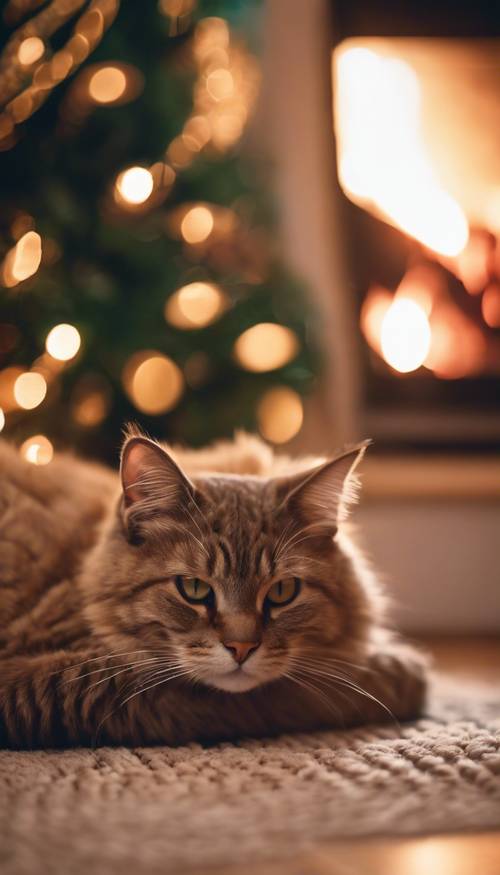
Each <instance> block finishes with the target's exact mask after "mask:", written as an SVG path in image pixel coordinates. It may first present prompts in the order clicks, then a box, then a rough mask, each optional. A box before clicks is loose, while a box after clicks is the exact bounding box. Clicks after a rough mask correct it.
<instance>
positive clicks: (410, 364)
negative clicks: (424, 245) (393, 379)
mask: <svg viewBox="0 0 500 875" xmlns="http://www.w3.org/2000/svg"><path fill="white" fill-rule="evenodd" d="M360 322H361V330H362V332H363V334H364V336H365V338H366V340H367V341H368V343H369V345H370V346H371V348H372V349H373V350H374V351H375V352H376V353H377V354H378V355H379V356H380V357H381V358H382V359H384V361H385V362H386V363H387V364H388V365H390V366H391V367H392V368H394V370H396V371H399V372H400V373H409V372H411V371H415V370H417V368H419V367H421V366H423V367H425V368H427V369H428V370H431V371H433V373H434V374H435V375H436V376H437V377H440V378H441V379H457V378H458V377H466V376H471V375H472V374H475V373H478V372H479V371H480V370H481V369H482V368H483V367H484V364H485V359H486V343H485V340H484V337H483V335H482V332H481V329H480V328H479V327H478V326H477V325H476V324H475V323H474V322H473V321H472V320H471V319H470V318H469V317H468V316H467V315H465V314H464V313H463V312H461V310H460V309H459V308H458V307H457V306H456V304H455V303H454V302H453V300H452V298H451V297H450V295H449V294H448V291H447V286H446V283H445V282H444V281H443V277H442V274H441V273H440V272H439V270H438V269H436V268H432V267H430V266H427V265H418V266H416V267H414V268H412V269H410V270H409V271H408V272H407V273H406V274H405V276H404V277H403V279H402V281H401V283H400V285H399V286H398V288H397V289H396V292H395V293H394V294H391V292H389V291H388V290H387V289H384V288H381V287H380V286H372V287H371V288H370V290H369V292H368V294H367V296H366V299H365V301H364V304H363V307H362V310H361V320H360Z"/></svg>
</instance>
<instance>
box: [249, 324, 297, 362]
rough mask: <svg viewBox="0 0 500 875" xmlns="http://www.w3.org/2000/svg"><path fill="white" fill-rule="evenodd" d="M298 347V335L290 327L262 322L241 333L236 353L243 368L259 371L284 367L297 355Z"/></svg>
mask: <svg viewBox="0 0 500 875" xmlns="http://www.w3.org/2000/svg"><path fill="white" fill-rule="evenodd" d="M298 347H299V344H298V340H297V336H296V334H294V332H293V331H291V329H290V328H286V327H285V326H284V325H277V324H276V323H274V322H260V323H259V324H258V325H254V326H253V327H252V328H248V329H247V330H246V331H244V332H243V334H240V336H239V337H238V339H237V341H236V343H235V345H234V353H235V356H236V359H237V361H238V362H239V364H240V365H241V366H242V367H243V368H245V369H246V370H247V371H254V372H256V373H259V372H264V371H274V370H275V369H276V368H281V367H283V365H286V364H287V362H289V361H290V360H291V359H292V358H293V357H294V356H295V355H296V353H297V350H298Z"/></svg>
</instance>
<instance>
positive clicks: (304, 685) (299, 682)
mask: <svg viewBox="0 0 500 875" xmlns="http://www.w3.org/2000/svg"><path fill="white" fill-rule="evenodd" d="M283 677H286V678H288V679H289V680H290V681H292V682H293V683H296V684H297V685H298V686H299V687H302V688H303V689H304V690H307V691H309V692H310V693H312V694H313V695H316V696H317V697H318V699H319V700H320V701H321V702H323V704H324V705H326V707H327V708H328V709H329V710H331V711H333V712H334V713H335V715H336V716H337V715H338V714H339V710H338V708H336V707H335V705H334V704H333V702H331V701H330V700H329V699H328V698H327V697H326V696H325V695H324V693H323V692H322V691H321V690H318V688H317V687H315V686H314V684H312V683H311V682H310V681H305V680H304V678H302V679H301V680H299V678H298V677H297V675H296V674H294V673H292V672H285V674H284V675H283ZM340 716H342V712H340Z"/></svg>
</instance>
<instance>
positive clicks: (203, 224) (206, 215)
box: [181, 206, 214, 243]
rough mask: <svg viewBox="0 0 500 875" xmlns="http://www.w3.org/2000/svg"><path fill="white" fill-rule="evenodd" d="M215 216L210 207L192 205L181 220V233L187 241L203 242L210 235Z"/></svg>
mask: <svg viewBox="0 0 500 875" xmlns="http://www.w3.org/2000/svg"><path fill="white" fill-rule="evenodd" d="M213 227H214V217H213V214H212V212H211V210H209V209H208V207H203V206H199V207H192V208H191V209H190V210H188V212H187V213H186V215H185V216H184V218H183V220H182V222H181V234H182V236H183V238H184V240H185V241H186V243H202V242H203V240H206V239H207V237H209V236H210V234H211V233H212V230H213Z"/></svg>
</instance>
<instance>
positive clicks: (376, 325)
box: [360, 286, 393, 356]
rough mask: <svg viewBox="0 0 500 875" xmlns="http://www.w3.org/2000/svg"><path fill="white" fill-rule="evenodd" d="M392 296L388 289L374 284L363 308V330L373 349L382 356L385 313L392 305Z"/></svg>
mask: <svg viewBox="0 0 500 875" xmlns="http://www.w3.org/2000/svg"><path fill="white" fill-rule="evenodd" d="M392 297H393V296H392V295H391V293H390V292H388V291H387V289H383V288H381V287H380V286H372V288H371V289H370V290H369V292H368V294H367V296H366V298H365V300H364V303H363V306H362V308H361V318H360V324H361V330H362V332H363V334H364V335H365V337H366V339H367V341H368V343H369V344H370V346H371V347H372V349H374V350H375V352H377V353H378V354H379V355H380V356H381V355H382V347H381V345H380V338H381V335H382V324H383V322H384V317H385V314H386V313H387V311H388V309H389V307H390V306H391V302H392Z"/></svg>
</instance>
